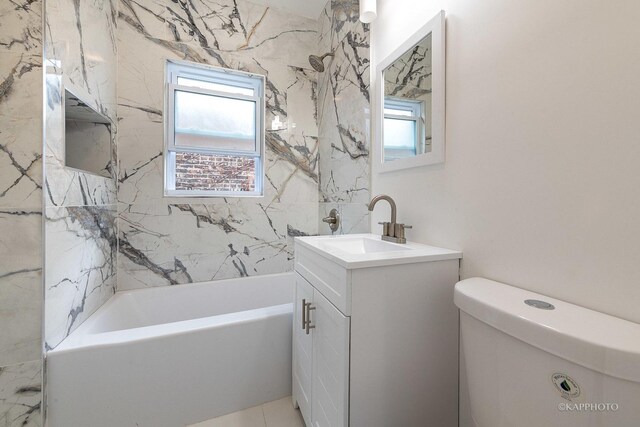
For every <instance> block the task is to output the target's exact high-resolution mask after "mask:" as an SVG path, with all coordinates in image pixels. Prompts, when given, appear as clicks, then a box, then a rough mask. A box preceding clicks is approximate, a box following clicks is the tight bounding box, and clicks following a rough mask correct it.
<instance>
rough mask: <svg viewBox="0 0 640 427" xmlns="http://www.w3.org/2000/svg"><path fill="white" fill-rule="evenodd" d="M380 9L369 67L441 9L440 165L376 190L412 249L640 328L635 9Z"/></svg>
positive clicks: (529, 3) (639, 63)
mask: <svg viewBox="0 0 640 427" xmlns="http://www.w3.org/2000/svg"><path fill="white" fill-rule="evenodd" d="M378 8H379V9H378V19H377V21H376V22H375V23H374V25H373V28H372V55H373V64H374V65H375V64H376V63H377V61H379V60H380V59H383V58H384V57H385V56H386V55H388V54H389V53H390V52H391V51H392V50H393V49H394V48H396V47H397V46H398V45H399V44H400V43H401V41H402V40H403V39H405V38H406V37H407V36H409V35H410V34H411V33H412V32H414V31H415V30H416V29H417V28H419V27H420V26H421V25H422V24H423V23H425V22H426V21H427V20H429V19H430V18H431V17H432V16H433V15H434V14H435V13H437V11H438V10H440V9H444V10H446V12H447V108H446V111H447V126H446V129H447V130H446V134H447V146H446V150H447V155H446V157H447V158H446V163H445V164H444V165H439V166H431V167H423V168H417V169H413V170H406V171H399V172H392V173H385V174H377V175H374V176H373V178H372V179H373V183H372V186H373V194H379V193H388V194H390V195H392V196H393V197H394V198H395V199H396V202H397V203H398V212H399V217H398V220H399V221H401V222H406V223H408V224H413V225H414V229H413V230H409V231H408V232H407V233H408V237H409V239H411V240H415V241H419V242H424V243H430V244H436V245H442V246H445V247H451V248H456V249H462V250H463V251H464V261H463V264H462V276H463V277H464V278H466V277H472V276H484V277H488V278H491V279H494V280H499V281H503V282H506V283H510V284H512V285H515V286H518V287H522V288H526V289H530V290H533V291H536V292H540V293H543V294H546V295H549V296H553V297H556V298H560V299H563V300H567V301H570V302H573V303H576V304H580V305H583V306H586V307H590V308H593V309H596V310H599V311H602V312H606V313H609V314H612V315H616V316H619V317H622V318H626V319H630V320H633V321H636V322H640V48H639V47H638V41H639V40H640V26H638V24H637V23H638V20H639V19H640V2H638V1H637V0H621V1H617V2H615V5H614V3H613V2H610V1H604V0H567V1H561V2H558V1H552V0H521V1H512V0H484V1H477V0H457V1H456V0H449V1H447V0H429V1H425V0H378ZM373 68H375V67H373ZM387 216H388V211H385V209H384V208H376V212H375V213H374V215H373V218H372V224H377V222H378V221H380V220H382V219H383V218H386V217H387ZM379 227H380V226H378V225H374V226H373V230H374V232H376V233H377V232H378V231H379V230H378V229H379Z"/></svg>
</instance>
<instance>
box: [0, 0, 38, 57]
mask: <svg viewBox="0 0 640 427" xmlns="http://www.w3.org/2000/svg"><path fill="white" fill-rule="evenodd" d="M0 22H2V25H0V46H1V51H2V55H3V56H4V55H5V54H8V53H15V54H24V53H27V54H30V55H39V54H41V53H42V52H41V51H42V3H41V2H39V1H22V2H18V1H5V2H2V3H0Z"/></svg>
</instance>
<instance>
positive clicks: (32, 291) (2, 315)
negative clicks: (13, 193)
mask: <svg viewBox="0 0 640 427" xmlns="http://www.w3.org/2000/svg"><path fill="white" fill-rule="evenodd" d="M41 230H42V215H41V212H40V211H39V210H38V209H22V208H17V209H16V208H13V209H6V208H0V235H1V236H2V239H1V241H2V243H1V244H0V259H2V262H1V263H0V325H2V327H0V366H7V365H13V364H16V363H20V362H23V361H28V360H36V359H39V358H40V353H41V350H40V349H41V325H42V317H41V312H42V251H41V246H42V232H41ZM0 425H2V424H0Z"/></svg>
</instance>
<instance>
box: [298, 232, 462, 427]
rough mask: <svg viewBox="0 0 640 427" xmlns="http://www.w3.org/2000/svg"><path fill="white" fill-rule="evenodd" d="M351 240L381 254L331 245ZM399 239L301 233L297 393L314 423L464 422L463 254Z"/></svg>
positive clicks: (368, 426) (356, 426)
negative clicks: (456, 300)
mask: <svg viewBox="0 0 640 427" xmlns="http://www.w3.org/2000/svg"><path fill="white" fill-rule="evenodd" d="M348 239H352V240H353V239H370V240H372V241H374V242H376V243H375V244H370V243H367V242H364V243H363V244H364V245H369V249H368V250H369V251H373V250H376V252H375V254H372V253H371V252H367V249H366V248H365V249H362V252H364V253H360V252H358V253H355V254H354V253H353V252H355V251H361V248H358V247H357V245H356V246H355V247H354V246H353V245H352V246H351V247H348V248H347V249H348V250H349V251H351V252H347V251H342V250H341V249H336V247H335V246H332V244H335V243H338V244H341V243H342V242H344V241H346V240H348ZM328 243H331V244H328ZM347 243H348V242H347ZM351 243H354V242H353V241H352V242H351ZM356 243H358V244H359V243H362V242H360V241H356ZM385 245H392V246H388V247H387V246H385ZM398 246H400V245H394V244H387V243H382V242H380V240H379V238H377V237H376V236H372V235H355V236H349V237H347V236H344V237H342V236H340V237H335V238H334V237H328V236H322V237H304V238H297V239H296V258H295V271H296V291H295V305H294V322H293V400H294V404H297V405H298V406H299V407H300V410H301V412H302V415H303V417H304V420H305V423H306V424H307V426H308V427H310V426H314V427H342V426H345V427H346V426H352V427H376V426H380V427H387V426H423V425H425V426H426V425H433V426H438V427H455V426H457V413H458V401H457V398H458V389H457V383H458V364H457V360H458V313H457V310H456V308H455V305H454V304H453V289H454V285H455V283H456V282H457V281H458V277H459V274H458V271H459V258H460V257H461V255H460V253H459V252H455V251H449V250H446V249H440V248H433V247H430V246H424V245H417V244H408V245H406V246H405V245H402V247H398ZM338 248H341V246H340V245H338ZM392 249H393V250H395V252H394V253H388V252H385V251H387V250H389V251H391V250H392ZM401 251H402V253H401V254H399V253H400V252H401Z"/></svg>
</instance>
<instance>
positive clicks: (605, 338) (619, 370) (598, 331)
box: [455, 278, 640, 427]
mask: <svg viewBox="0 0 640 427" xmlns="http://www.w3.org/2000/svg"><path fill="white" fill-rule="evenodd" d="M455 303H456V305H457V306H458V307H459V308H460V310H461V313H460V329H461V337H460V339H461V354H460V381H461V388H460V406H461V414H460V426H461V427H542V426H544V427H556V426H558V427H560V426H562V427H639V426H640V324H637V323H633V322H629V321H626V320H622V319H619V318H616V317H612V316H609V315H606V314H603V313H599V312H596V311H593V310H589V309H586V308H583V307H579V306H576V305H573V304H569V303H566V302H563V301H559V300H556V299H553V298H548V297H545V296H543V295H539V294H535V293H533V292H529V291H525V290H522V289H519V288H515V287H512V286H508V285H505V284H502V283H497V282H494V281H491V280H487V279H482V278H473V279H467V280H463V281H461V282H459V283H458V284H457V285H456V288H455Z"/></svg>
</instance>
